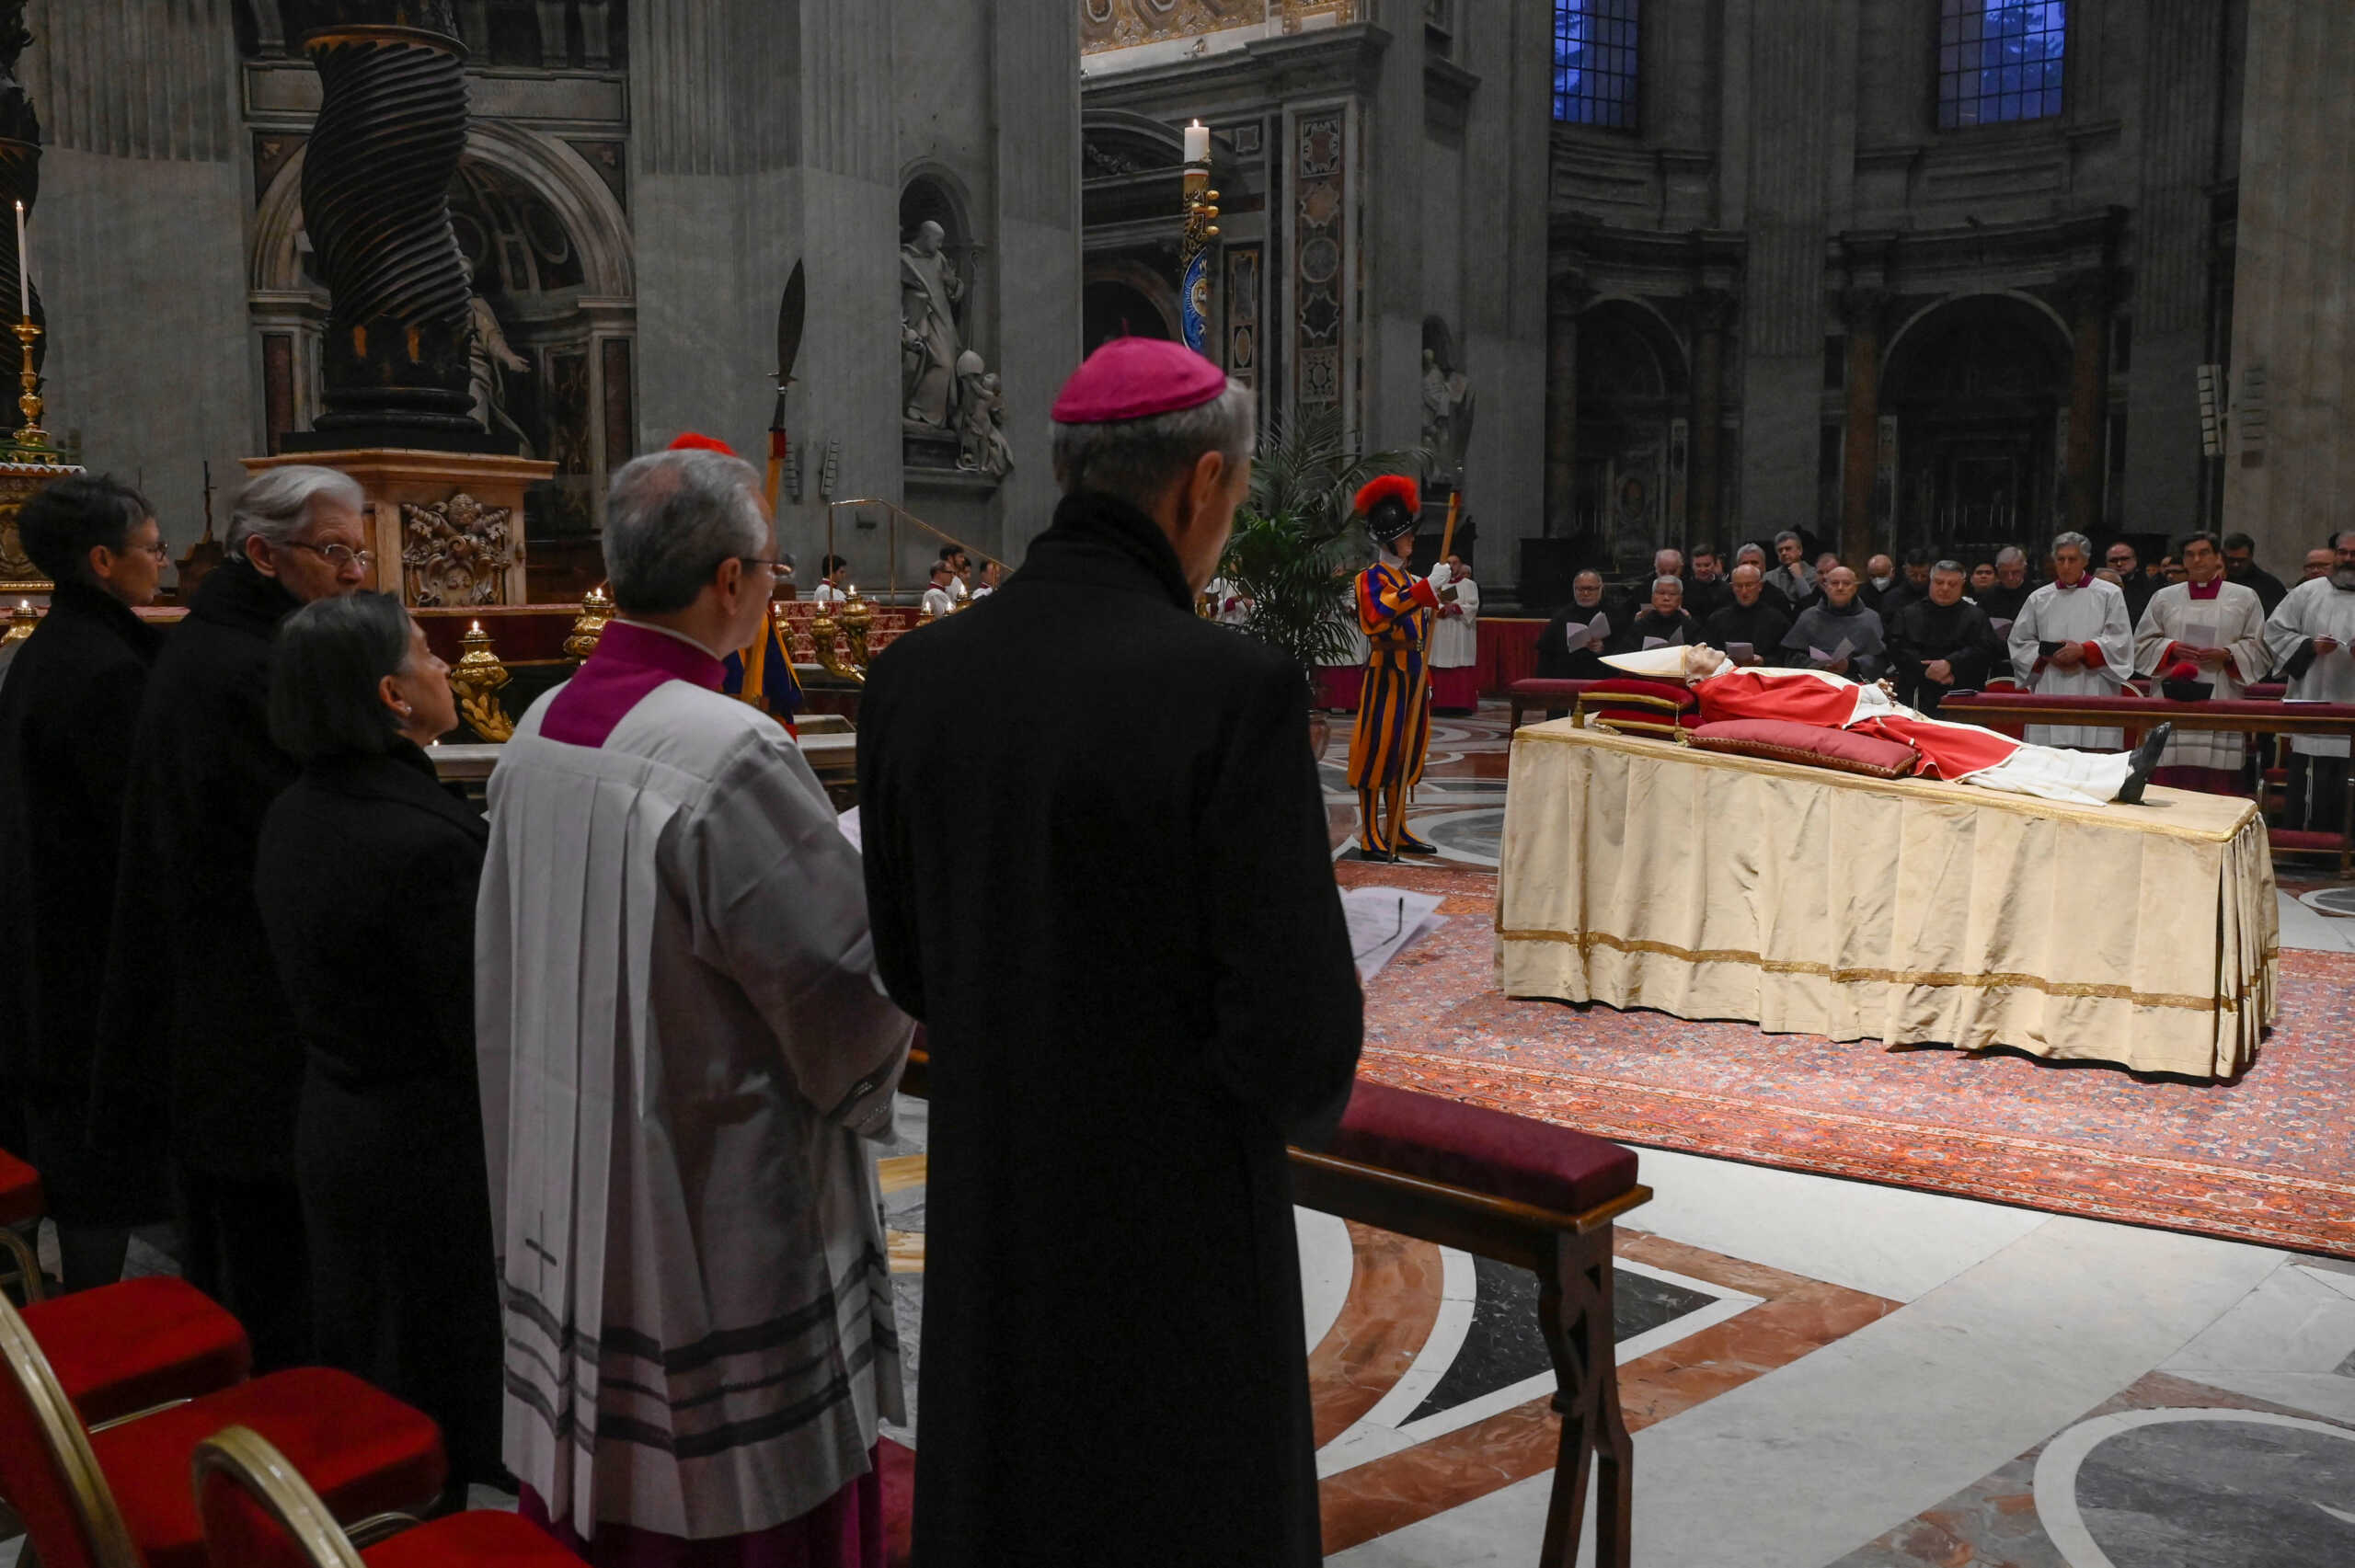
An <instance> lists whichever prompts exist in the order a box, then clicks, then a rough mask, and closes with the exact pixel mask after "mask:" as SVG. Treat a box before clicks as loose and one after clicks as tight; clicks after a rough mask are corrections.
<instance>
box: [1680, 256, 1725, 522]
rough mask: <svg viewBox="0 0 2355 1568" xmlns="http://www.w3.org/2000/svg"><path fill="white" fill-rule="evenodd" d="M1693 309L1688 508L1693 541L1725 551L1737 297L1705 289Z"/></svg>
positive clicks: (1686, 514) (1686, 512) (1696, 294)
mask: <svg viewBox="0 0 2355 1568" xmlns="http://www.w3.org/2000/svg"><path fill="white" fill-rule="evenodd" d="M1692 305H1693V477H1692V485H1691V489H1690V492H1689V494H1688V496H1687V498H1686V501H1685V508H1684V515H1685V519H1686V531H1687V536H1688V537H1689V538H1690V539H1691V540H1692V541H1693V542H1694V543H1695V544H1710V545H1714V546H1716V547H1717V549H1719V550H1723V549H1724V548H1725V547H1726V542H1725V541H1724V540H1722V539H1720V538H1718V537H1717V528H1718V523H1719V521H1720V520H1719V517H1718V509H1717V499H1718V497H1719V496H1720V495H1721V494H1722V493H1723V491H1724V486H1725V478H1724V474H1725V466H1724V457H1723V453H1724V450H1725V430H1724V428H1723V427H1724V424H1725V375H1726V327H1727V326H1728V325H1729V324H1730V323H1731V321H1732V320H1733V296H1732V295H1731V294H1729V293H1728V292H1726V291H1724V290H1722V289H1703V290H1701V291H1700V292H1697V293H1695V294H1694V295H1693V297H1692Z"/></svg>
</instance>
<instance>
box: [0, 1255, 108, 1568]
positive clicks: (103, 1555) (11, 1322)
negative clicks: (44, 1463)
mask: <svg viewBox="0 0 2355 1568" xmlns="http://www.w3.org/2000/svg"><path fill="white" fill-rule="evenodd" d="M0 1357H5V1358H6V1361H7V1364H8V1375H9V1376H10V1377H11V1378H13V1379H16V1382H17V1389H18V1390H19V1391H21V1392H22V1394H23V1395H24V1398H25V1402H26V1403H27V1404H29V1405H30V1406H31V1407H32V1411H33V1415H34V1418H35V1419H36V1420H38V1421H39V1422H40V1428H41V1440H42V1442H43V1444H44V1445H45V1446H46V1447H47V1448H48V1450H49V1458H50V1462H51V1463H52V1465H53V1466H54V1467H55V1468H56V1470H57V1471H58V1473H59V1474H60V1476H61V1477H62V1478H63V1482H64V1485H65V1493H66V1498H67V1501H68V1502H69V1503H70V1504H71V1505H72V1506H73V1511H74V1515H75V1523H77V1524H78V1525H79V1526H80V1527H81V1529H82V1536H83V1539H84V1540H85V1541H86V1542H87V1543H88V1546H89V1550H90V1559H91V1561H92V1562H95V1563H96V1564H98V1568H142V1562H141V1559H140V1555H139V1548H138V1547H137V1546H136V1545H135V1544H133V1542H132V1539H131V1529H130V1527H129V1526H127V1525H125V1524H124V1523H123V1520H122V1509H121V1506H120V1505H118V1504H117V1503H116V1502H115V1500H114V1489H113V1488H112V1487H110V1486H109V1485H108V1484H107V1478H106V1472H105V1471H101V1470H100V1469H99V1468H98V1455H97V1454H95V1453H93V1452H92V1451H91V1448H90V1436H89V1433H88V1432H87V1431H86V1429H85V1428H84V1427H83V1425H82V1418H81V1417H80V1416H79V1415H76V1414H75V1412H74V1402H73V1401H71V1400H69V1399H67V1398H66V1397H65V1390H64V1388H63V1385H61V1384H60V1383H59V1382H58V1380H57V1374H56V1372H55V1371H53V1370H52V1368H51V1367H50V1365H49V1357H48V1356H44V1355H42V1354H41V1348H40V1345H38V1344H36V1343H35V1342H34V1340H33V1333H32V1330H31V1329H29V1328H28V1327H27V1326H26V1325H25V1320H24V1319H23V1317H21V1316H20V1315H18V1313H17V1309H16V1308H15V1307H13V1306H11V1305H10V1304H9V1303H8V1301H7V1299H6V1298H5V1297H0ZM38 1544H39V1543H38V1542H29V1543H28V1546H27V1550H28V1551H33V1550H35V1549H37V1547H38Z"/></svg>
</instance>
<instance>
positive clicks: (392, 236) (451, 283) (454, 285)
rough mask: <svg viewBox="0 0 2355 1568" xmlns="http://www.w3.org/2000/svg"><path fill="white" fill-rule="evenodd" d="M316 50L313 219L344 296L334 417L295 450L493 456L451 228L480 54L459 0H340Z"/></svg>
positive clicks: (309, 186) (335, 292)
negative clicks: (472, 375) (476, 390)
mask: <svg viewBox="0 0 2355 1568" xmlns="http://www.w3.org/2000/svg"><path fill="white" fill-rule="evenodd" d="M319 11H320V13H323V14H321V15H318V17H317V19H318V21H319V22H320V24H321V25H320V26H319V27H318V28H317V29H316V30H315V31H313V32H312V33H311V34H309V35H308V37H307V38H306V39H305V40H304V47H305V48H306V50H307V51H308V52H309V53H310V56H311V63H312V64H313V65H314V66H316V68H317V70H318V73H319V86H320V89H321V97H320V102H319V117H318V120H317V121H316V124H315V125H314V126H313V128H312V132H311V139H310V143H309V145H308V147H307V149H306V150H305V152H304V158H303V221H304V227H305V229H307V231H308V232H309V234H310V237H311V244H312V246H313V247H314V249H315V250H316V254H317V256H318V258H319V271H320V274H321V276H322V277H324V278H325V280H327V292H328V295H329V298H330V299H331V301H332V304H331V305H330V307H329V309H330V314H329V317H328V322H327V343H326V347H325V354H324V361H325V364H324V368H325V373H326V381H327V412H326V413H324V414H322V415H320V416H319V418H317V419H316V420H315V421H313V431H314V433H313V434H311V435H308V436H301V435H298V436H296V437H294V438H292V439H290V440H289V441H286V442H285V443H284V445H285V448H286V450H288V451H298V450H313V451H316V450H323V449H327V448H353V447H376V446H384V447H425V448H431V449H436V450H441V451H488V450H492V448H493V444H494V443H493V441H492V439H491V437H490V435H489V433H488V432H487V431H486V430H484V429H483V428H482V427H481V426H480V425H479V424H477V423H476V422H475V418H474V398H473V396H472V395H471V393H470V391H469V378H468V363H469V360H470V357H471V356H470V352H469V350H470V348H471V346H472V342H473V315H472V311H471V292H470V288H469V285H468V282H467V279H466V272H465V260H464V258H462V257H461V256H460V254H459V251H458V240H457V235H455V233H454V231H453V230H452V228H451V226H450V179H451V177H452V176H453V175H454V174H455V173H456V172H457V168H458V159H459V156H460V155H462V154H463V153H464V152H465V145H466V78H465V44H463V43H461V42H460V41H459V40H458V19H457V16H456V13H455V12H454V10H453V9H452V7H451V5H450V0H334V3H332V4H329V5H327V6H321V7H320V8H319Z"/></svg>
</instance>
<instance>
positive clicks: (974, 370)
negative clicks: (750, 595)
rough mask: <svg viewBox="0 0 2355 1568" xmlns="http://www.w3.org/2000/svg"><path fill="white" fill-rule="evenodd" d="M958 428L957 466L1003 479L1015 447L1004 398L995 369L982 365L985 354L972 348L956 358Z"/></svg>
mask: <svg viewBox="0 0 2355 1568" xmlns="http://www.w3.org/2000/svg"><path fill="white" fill-rule="evenodd" d="M957 372H958V375H957V379H958V383H959V394H958V395H959V403H960V404H961V409H960V412H959V431H958V441H957V466H958V467H959V468H962V469H965V470H967V471H968V472H971V473H976V474H986V475H989V476H990V477H991V478H993V479H1002V478H1004V477H1005V475H1007V474H1008V473H1010V472H1012V470H1013V468H1014V448H1013V447H1012V446H1011V445H1010V444H1009V443H1008V442H1007V441H1006V439H1005V398H1004V397H1003V396H1001V395H999V392H998V381H997V375H996V372H993V371H986V370H984V369H982V357H981V356H980V355H979V354H976V353H974V352H973V351H972V350H971V349H966V350H965V352H964V354H963V355H962V356H961V357H960V358H959V360H958V361H957Z"/></svg>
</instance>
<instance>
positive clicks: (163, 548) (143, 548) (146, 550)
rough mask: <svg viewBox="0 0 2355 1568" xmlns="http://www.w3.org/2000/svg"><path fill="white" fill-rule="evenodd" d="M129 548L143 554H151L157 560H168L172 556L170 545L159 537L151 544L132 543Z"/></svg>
mask: <svg viewBox="0 0 2355 1568" xmlns="http://www.w3.org/2000/svg"><path fill="white" fill-rule="evenodd" d="M131 548H132V549H133V550H136V551H138V552H139V553H140V554H141V555H153V556H155V559H157V560H158V561H168V560H170V559H171V558H172V548H171V546H170V545H168V544H165V543H164V542H163V541H162V540H160V539H158V540H156V541H155V543H154V544H133V545H132V547H131Z"/></svg>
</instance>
